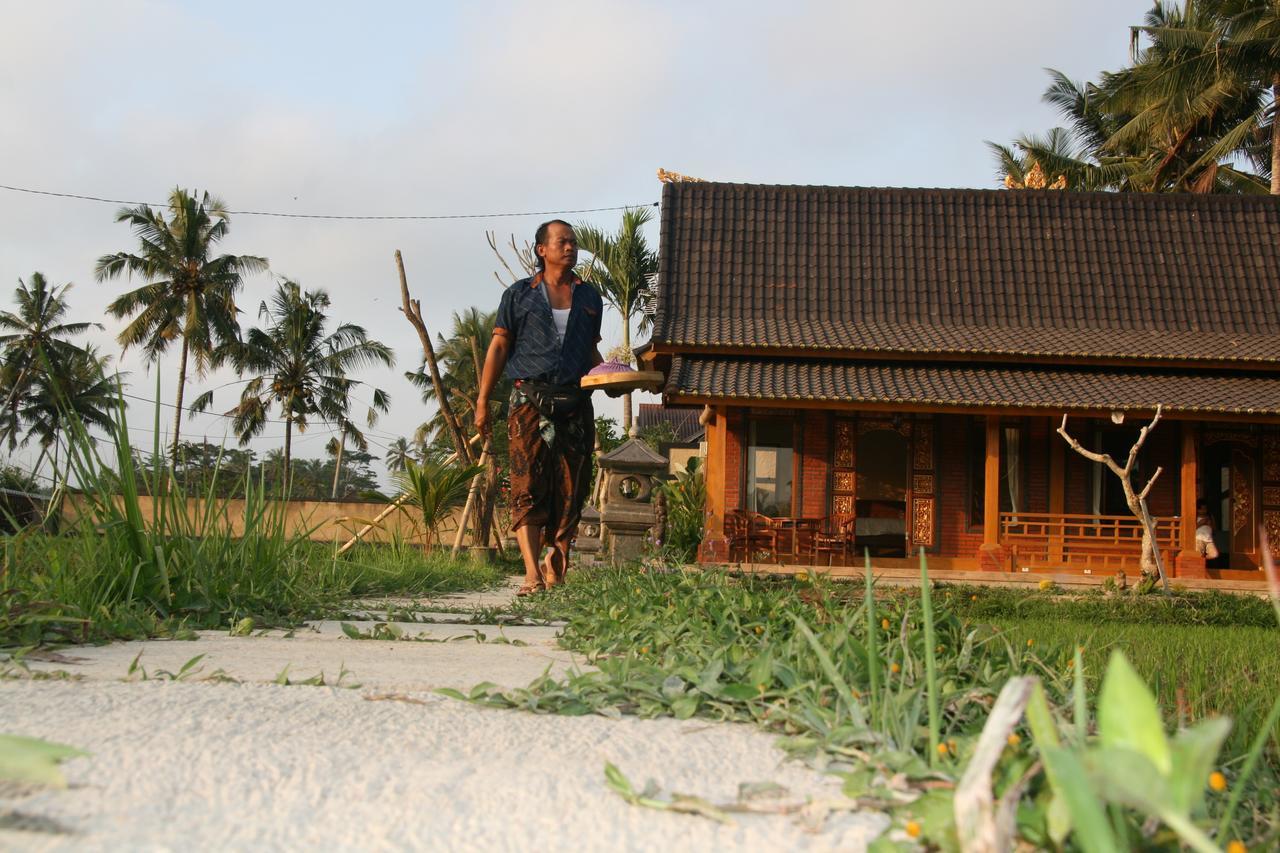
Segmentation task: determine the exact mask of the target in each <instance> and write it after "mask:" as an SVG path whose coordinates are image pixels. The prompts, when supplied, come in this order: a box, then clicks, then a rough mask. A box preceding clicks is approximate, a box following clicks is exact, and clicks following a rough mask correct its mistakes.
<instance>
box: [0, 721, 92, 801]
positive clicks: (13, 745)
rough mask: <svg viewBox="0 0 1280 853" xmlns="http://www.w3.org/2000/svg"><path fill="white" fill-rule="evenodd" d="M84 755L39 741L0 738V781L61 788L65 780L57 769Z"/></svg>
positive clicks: (77, 751)
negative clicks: (71, 759) (65, 762)
mask: <svg viewBox="0 0 1280 853" xmlns="http://www.w3.org/2000/svg"><path fill="white" fill-rule="evenodd" d="M88 754H89V753H87V752H83V751H81V750H79V749H76V748H75V747H71V746H66V745H64V744H60V743H50V742H49V741H45V740H40V739H39V738H34V737H23V736H22V735H6V734H0V780H4V781H8V782H27V783H32V784H37V785H50V786H52V787H55V788H65V787H67V779H66V777H65V776H63V775H62V770H61V768H59V766H58V765H60V764H61V763H62V762H64V761H66V760H67V759H70V758H81V757H83V756H86V755H88Z"/></svg>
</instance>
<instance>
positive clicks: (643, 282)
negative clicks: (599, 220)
mask: <svg viewBox="0 0 1280 853" xmlns="http://www.w3.org/2000/svg"><path fill="white" fill-rule="evenodd" d="M652 219H653V210H652V208H648V207H633V208H628V209H627V210H624V211H623V212H622V223H621V225H620V226H619V227H618V231H617V233H616V234H605V233H604V232H602V231H601V230H599V229H598V228H595V227H593V226H591V225H585V224H582V225H576V226H574V229H573V230H574V233H576V234H577V236H578V246H580V247H581V248H582V249H583V250H584V251H585V252H587V253H589V254H590V255H591V258H590V260H588V261H587V262H586V263H585V264H582V265H581V267H580V271H579V275H580V276H582V278H584V279H589V280H590V281H592V282H594V283H595V284H596V285H597V286H598V287H599V288H600V293H601V295H602V296H604V298H605V299H606V300H607V301H608V302H609V304H611V305H612V306H613V307H614V308H616V309H618V313H619V314H621V315H622V346H623V349H625V350H626V352H627V357H628V359H630V358H631V318H632V317H633V316H634V315H635V314H636V313H639V314H640V331H641V332H643V331H644V330H645V329H646V328H647V326H648V323H649V319H648V317H647V316H646V315H645V314H644V312H642V311H640V310H639V309H640V297H641V296H642V295H643V294H644V292H645V291H646V290H648V287H649V282H650V281H651V280H652V279H653V277H654V276H656V275H657V273H658V254H657V252H654V251H653V250H652V249H650V248H649V244H648V241H647V240H645V236H644V231H643V228H644V226H645V225H646V224H648V223H649V222H650V221H651V220H652ZM622 430H623V432H626V433H630V431H631V393H630V392H627V393H625V394H623V395H622Z"/></svg>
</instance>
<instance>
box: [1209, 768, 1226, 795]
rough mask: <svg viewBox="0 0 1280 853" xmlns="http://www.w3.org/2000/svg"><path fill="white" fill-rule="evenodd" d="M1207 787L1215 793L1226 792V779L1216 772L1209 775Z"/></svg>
mask: <svg viewBox="0 0 1280 853" xmlns="http://www.w3.org/2000/svg"><path fill="white" fill-rule="evenodd" d="M1209 787H1210V788H1212V789H1213V790H1215V791H1225V790H1227V777H1226V776H1223V775H1222V774H1221V773H1219V772H1218V771H1217V770H1215V771H1213V772H1212V773H1210V774H1209Z"/></svg>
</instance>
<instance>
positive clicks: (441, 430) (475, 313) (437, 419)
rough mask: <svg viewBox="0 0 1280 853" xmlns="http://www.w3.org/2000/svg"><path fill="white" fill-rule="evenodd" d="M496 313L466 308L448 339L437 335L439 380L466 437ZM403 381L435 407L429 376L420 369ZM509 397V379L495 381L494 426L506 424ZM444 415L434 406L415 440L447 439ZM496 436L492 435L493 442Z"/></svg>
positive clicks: (470, 431) (470, 429)
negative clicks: (429, 417) (445, 437)
mask: <svg viewBox="0 0 1280 853" xmlns="http://www.w3.org/2000/svg"><path fill="white" fill-rule="evenodd" d="M497 313H498V312H497V311H481V310H480V309H478V308H468V309H467V310H466V311H464V312H462V313H461V314H459V313H457V312H454V314H453V327H452V329H451V330H450V333H449V337H448V338H445V337H444V336H443V335H437V336H436V360H437V362H438V363H439V365H440V370H441V379H442V381H443V383H444V386H445V388H447V389H449V397H450V399H451V400H452V401H453V405H454V414H455V415H456V416H457V418H458V422H459V423H460V424H461V425H462V429H463V431H464V432H466V433H467V434H468V435H471V434H473V433H474V432H475V429H474V423H475V407H476V395H477V393H478V392H479V388H480V380H479V377H480V371H481V369H482V367H483V364H484V361H483V359H484V353H486V352H488V350H489V342H490V340H491V339H492V338H493V325H494V322H495V320H496V318H497ZM405 378H406V379H408V380H409V382H410V383H412V384H413V385H414V386H415V387H416V388H418V389H419V390H420V391H421V392H422V402H424V403H428V404H436V391H435V386H434V385H433V384H432V382H431V377H430V375H428V374H427V373H426V372H425V371H424V370H423V368H422V367H419V368H418V369H417V370H416V371H412V372H406V373H405ZM510 396H511V380H510V379H508V378H506V377H505V376H503V377H500V378H499V379H498V385H497V387H495V388H494V390H493V393H492V394H491V397H490V405H491V406H492V407H493V411H492V412H491V414H492V415H493V420H494V422H496V423H505V422H506V416H507V400H508V398H509V397H510ZM446 430H447V427H446V426H445V424H444V415H443V414H442V413H441V412H440V410H439V406H438V404H437V408H436V412H435V414H434V415H433V416H432V417H431V419H430V420H428V421H427V422H426V423H424V424H423V425H422V427H421V428H420V429H419V435H418V438H419V439H420V440H421V441H423V442H428V441H430V440H432V439H436V440H438V439H440V438H441V437H442V436H447V432H446ZM496 439H497V436H495V440H496Z"/></svg>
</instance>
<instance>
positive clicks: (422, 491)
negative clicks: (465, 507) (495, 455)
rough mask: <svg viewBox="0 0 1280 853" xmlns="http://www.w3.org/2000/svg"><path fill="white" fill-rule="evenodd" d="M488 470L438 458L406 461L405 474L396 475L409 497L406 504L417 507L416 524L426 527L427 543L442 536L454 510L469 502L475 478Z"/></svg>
mask: <svg viewBox="0 0 1280 853" xmlns="http://www.w3.org/2000/svg"><path fill="white" fill-rule="evenodd" d="M482 471H484V468H483V467H481V466H479V465H463V464H454V463H445V462H441V461H437V460H434V459H424V460H422V461H421V462H415V461H413V460H412V459H410V460H406V461H405V467H404V470H403V471H399V472H397V473H396V475H395V480H396V483H397V485H398V486H399V488H400V490H401V491H402V492H404V493H405V494H406V495H408V499H407V500H406V501H405V503H406V504H407V505H408V506H410V507H413V508H414V509H415V510H416V511H417V512H416V518H415V520H416V521H420V522H421V524H422V527H423V531H424V533H423V541H424V543H425V544H426V545H427V546H428V547H430V546H431V545H432V544H433V543H434V542H435V541H436V540H437V539H438V538H439V534H440V527H441V525H442V524H444V522H445V520H446V519H448V518H449V517H450V514H451V513H452V512H453V510H455V509H457V508H459V507H461V506H462V504H463V502H464V501H466V499H467V490H468V489H469V488H470V486H471V479H472V478H473V477H474V476H476V475H477V474H479V473H481V472H482Z"/></svg>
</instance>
